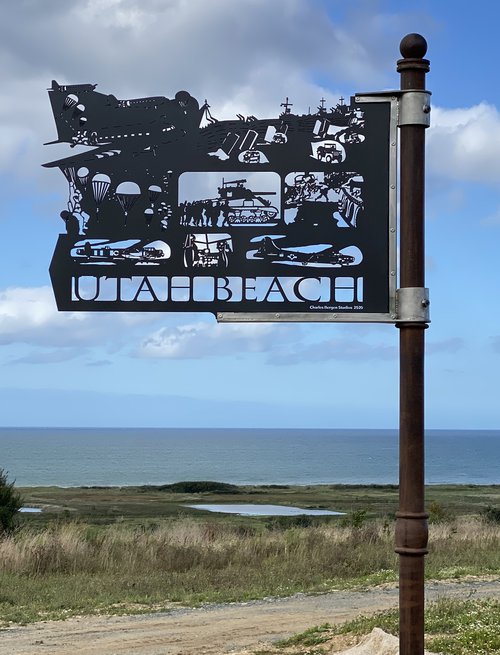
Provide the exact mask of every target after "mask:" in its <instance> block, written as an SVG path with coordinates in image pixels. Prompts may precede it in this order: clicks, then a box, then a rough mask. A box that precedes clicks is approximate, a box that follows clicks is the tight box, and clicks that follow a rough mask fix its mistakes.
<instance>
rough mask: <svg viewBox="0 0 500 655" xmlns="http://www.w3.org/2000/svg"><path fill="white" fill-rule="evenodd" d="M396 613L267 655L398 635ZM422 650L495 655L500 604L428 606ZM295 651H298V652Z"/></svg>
mask: <svg viewBox="0 0 500 655" xmlns="http://www.w3.org/2000/svg"><path fill="white" fill-rule="evenodd" d="M398 624H399V618H398V611H397V610H390V611H385V612H377V613H375V614H373V615H371V616H369V617H360V618H358V619H355V620H353V621H348V622H346V623H344V624H342V625H339V626H331V625H328V624H326V625H322V626H318V627H315V628H310V629H309V630H306V631H305V632H302V633H300V634H297V635H294V636H293V637H291V638H290V639H286V640H284V641H281V642H279V643H278V644H276V647H277V649H276V650H273V651H269V652H270V653H276V652H281V653H285V652H287V651H289V650H290V649H291V648H292V647H293V653H294V654H295V655H300V654H303V655H306V654H310V653H313V652H317V653H320V652H324V651H321V650H311V649H310V648H309V647H310V646H316V645H319V644H324V643H326V642H328V641H331V640H332V639H333V638H334V637H335V636H338V635H357V636H363V635H366V634H368V633H370V632H371V631H372V630H373V628H375V627H377V628H381V629H382V630H384V632H387V633H389V634H392V635H396V636H397V635H398V632H399V625H398ZM425 635H426V636H425V647H426V649H427V650H429V651H432V652H436V653H445V654H446V655H497V654H498V653H500V601H498V600H452V599H441V600H439V601H436V602H434V603H429V605H428V606H427V607H426V613H425ZM297 647H298V648H299V651H300V652H298V651H297Z"/></svg>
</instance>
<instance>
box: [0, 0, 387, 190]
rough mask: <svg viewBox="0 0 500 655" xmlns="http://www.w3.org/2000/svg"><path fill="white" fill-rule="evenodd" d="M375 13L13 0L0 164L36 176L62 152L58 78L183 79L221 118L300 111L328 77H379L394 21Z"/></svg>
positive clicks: (8, 12)
mask: <svg viewBox="0 0 500 655" xmlns="http://www.w3.org/2000/svg"><path fill="white" fill-rule="evenodd" d="M330 13H332V12H330ZM367 14H368V9H366V11H365V16H364V20H363V21H359V20H358V18H357V17H354V16H352V17H351V18H350V19H348V21H347V23H346V22H345V21H344V23H343V24H342V26H341V25H340V23H337V22H335V21H334V20H333V19H332V17H331V16H330V15H329V13H328V12H327V11H326V9H325V7H324V5H323V3H321V2H310V1H309V0H273V1H272V2H269V0H237V1H236V0H211V2H205V0H142V1H141V2H139V1H138V0H81V1H80V2H78V3H67V2H63V0H52V1H51V2H50V3H46V2H44V3H33V2H28V1H26V0H19V1H18V2H15V3H6V6H5V7H3V17H2V24H1V25H0V63H1V64H2V66H1V67H0V71H1V72H0V81H1V85H0V118H1V125H2V132H1V139H2V146H3V149H2V153H1V156H0V169H1V168H4V169H9V170H12V169H14V170H16V171H17V172H18V173H24V174H25V175H26V174H29V175H30V176H31V175H32V174H33V172H35V171H37V172H38V173H40V169H39V164H40V163H41V162H42V161H47V160H50V159H52V158H57V155H56V156H54V157H53V152H50V149H49V148H45V149H44V150H42V148H41V144H42V143H43V142H46V141H49V140H51V139H53V138H55V130H54V127H53V121H52V117H51V112H50V105H49V101H48V98H47V93H46V88H47V86H49V85H50V83H51V80H52V79H53V78H55V79H57V80H58V82H60V83H68V84H69V83H84V82H89V83H98V84H99V86H98V91H101V92H103V93H113V94H115V95H116V96H117V97H122V98H127V97H139V96H147V95H166V96H168V97H172V96H173V95H174V94H175V93H176V91H178V90H179V89H183V88H186V89H187V90H188V91H190V92H191V93H192V94H193V95H194V96H195V97H197V98H198V99H199V101H200V102H203V101H204V99H205V98H207V99H208V100H209V102H210V104H211V105H212V108H213V112H214V115H215V116H216V117H217V118H220V119H223V118H227V117H229V116H231V117H234V114H235V113H243V114H245V113H251V114H255V115H259V116H264V115H266V114H267V115H270V112H272V114H271V115H274V114H275V113H276V111H277V110H279V104H280V102H282V101H283V99H284V97H285V96H287V95H288V96H289V97H290V98H291V100H292V102H294V109H296V110H297V111H307V108H308V106H310V105H312V106H313V107H314V105H315V104H316V103H317V102H319V99H320V98H321V94H325V98H326V99H327V100H328V102H334V101H336V99H337V97H336V95H335V92H334V91H332V90H330V93H328V92H327V90H326V89H325V86H330V85H331V83H332V81H335V83H336V84H339V83H340V84H341V85H348V86H347V89H346V87H344V90H343V92H344V94H345V93H346V91H347V92H352V93H354V92H356V91H358V90H359V89H360V88H365V87H367V86H369V87H370V88H371V87H373V85H375V86H377V85H383V84H384V83H387V82H388V81H389V77H390V76H391V75H393V73H392V68H393V61H391V57H392V58H393V57H394V53H391V51H390V48H389V45H388V43H387V39H386V38H385V37H386V35H387V30H388V29H389V30H390V31H392V30H395V29H396V27H395V26H394V25H393V24H392V23H390V27H389V28H388V27H387V22H384V21H383V20H377V21H375V23H372V21H371V20H369V19H370V18H375V17H377V18H378V19H380V15H376V16H374V15H373V12H372V15H371V16H368V15H367ZM349 20H351V23H352V22H353V21H354V27H355V29H352V28H353V25H352V24H350V23H349ZM373 25H375V26H376V27H375V28H374V27H373ZM21 26H22V27H21ZM319 79H321V80H324V82H323V83H321V82H318V80H319ZM327 83H328V84H327ZM340 92H341V89H339V93H340ZM52 150H55V148H52ZM42 179H43V178H42Z"/></svg>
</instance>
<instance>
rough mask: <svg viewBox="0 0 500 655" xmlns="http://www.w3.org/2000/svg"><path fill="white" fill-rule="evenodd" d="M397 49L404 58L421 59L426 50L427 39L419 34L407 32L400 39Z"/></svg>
mask: <svg viewBox="0 0 500 655" xmlns="http://www.w3.org/2000/svg"><path fill="white" fill-rule="evenodd" d="M399 51H400V52H401V54H402V55H403V57H404V58H405V59H423V58H424V57H425V54H426V52H427V41H426V40H425V39H424V37H423V36H422V35H421V34H415V33H412V34H407V35H406V36H405V37H403V39H401V43H400V44H399Z"/></svg>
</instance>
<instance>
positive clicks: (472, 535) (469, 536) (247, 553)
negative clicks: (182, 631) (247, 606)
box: [0, 485, 500, 625]
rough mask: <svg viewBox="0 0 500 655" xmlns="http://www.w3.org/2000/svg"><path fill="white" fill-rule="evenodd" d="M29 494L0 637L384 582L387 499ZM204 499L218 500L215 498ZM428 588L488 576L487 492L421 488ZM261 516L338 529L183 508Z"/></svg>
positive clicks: (304, 492)
mask: <svg viewBox="0 0 500 655" xmlns="http://www.w3.org/2000/svg"><path fill="white" fill-rule="evenodd" d="M194 489H196V487H192V486H189V485H185V486H184V487H181V488H179V487H176V488H174V489H172V488H164V489H161V488H156V487H155V488H152V487H144V488H123V489H118V488H99V489H97V488H89V489H82V488H79V489H61V488H30V489H21V491H22V493H23V495H24V498H25V504H26V505H28V506H38V507H42V508H43V512H42V513H41V514H30V515H28V514H26V515H23V516H22V521H21V526H20V528H19V529H18V530H17V531H16V533H15V534H13V535H11V536H9V537H4V538H3V539H1V540H0V625H7V624H8V623H9V622H19V623H23V622H31V621H36V620H40V619H42V618H64V617H67V616H72V615H77V614H99V613H132V612H143V611H155V610H165V609H169V608H171V607H174V606H176V605H178V604H182V605H196V604H199V603H203V602H225V601H236V600H245V599H250V598H262V597H264V596H285V595H290V594H293V593H295V592H299V591H302V592H304V591H305V592H313V591H316V592H317V591H328V590H331V589H336V588H346V587H351V586H354V585H365V586H366V585H372V584H376V583H379V582H384V581H391V580H396V578H397V573H396V571H397V556H396V555H395V554H394V552H393V550H394V521H393V516H394V512H395V511H396V508H397V490H396V489H395V488H394V487H378V486H365V487H350V486H345V487H344V486H311V487H293V486H290V487H241V488H231V487H229V488H228V487H224V486H222V487H221V486H217V485H215V486H214V485H212V486H211V485H208V486H207V487H203V489H214V490H205V491H199V490H198V491H195V490H194ZM217 490H218V491H217ZM427 497H428V505H429V507H430V509H431V514H432V517H431V518H432V521H431V526H430V553H429V555H428V557H427V561H426V563H427V567H426V570H427V575H428V577H430V578H437V579H444V578H457V577H461V576H464V575H468V574H474V575H485V574H498V573H499V571H500V530H499V527H498V524H497V523H494V522H492V521H491V520H490V521H488V520H486V518H485V516H484V515H482V514H481V512H482V511H483V510H484V509H485V508H486V507H488V506H489V507H495V506H498V505H499V504H500V502H499V501H500V487H448V486H446V487H431V488H430V489H429V490H428V495H427ZM203 502H207V503H208V502H212V503H224V502H229V503H235V502H244V503H248V502H251V503H266V504H267V503H272V504H284V505H297V506H300V507H304V508H318V507H323V508H327V509H332V510H338V511H343V512H345V513H346V514H345V516H343V517H312V518H309V517H307V518H303V517H296V518H295V517H292V518H288V517H286V518H281V519H278V518H274V519H271V518H265V517H259V518H248V517H238V516H230V515H223V514H221V515H218V514H213V513H208V512H204V511H203V512H200V511H197V510H191V509H189V508H186V507H185V506H184V505H185V504H187V503H203Z"/></svg>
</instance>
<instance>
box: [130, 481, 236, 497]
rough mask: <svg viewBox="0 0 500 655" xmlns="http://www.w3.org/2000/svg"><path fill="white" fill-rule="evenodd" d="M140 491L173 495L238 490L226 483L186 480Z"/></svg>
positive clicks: (223, 492)
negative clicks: (166, 492)
mask: <svg viewBox="0 0 500 655" xmlns="http://www.w3.org/2000/svg"><path fill="white" fill-rule="evenodd" d="M142 489H158V491H170V492H171V493H174V494H202V493H215V494H238V493H240V488H239V487H238V486H237V485H235V484H228V483H227V482H215V481H213V480H186V481H184V482H174V483H172V484H162V485H158V486H153V487H148V486H146V487H142Z"/></svg>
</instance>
